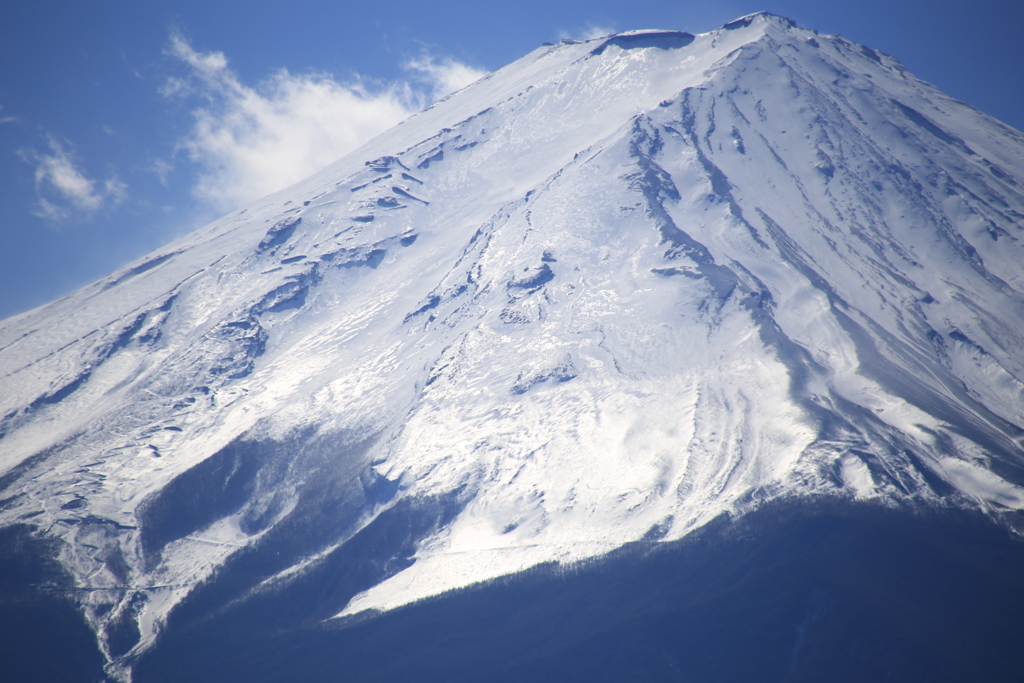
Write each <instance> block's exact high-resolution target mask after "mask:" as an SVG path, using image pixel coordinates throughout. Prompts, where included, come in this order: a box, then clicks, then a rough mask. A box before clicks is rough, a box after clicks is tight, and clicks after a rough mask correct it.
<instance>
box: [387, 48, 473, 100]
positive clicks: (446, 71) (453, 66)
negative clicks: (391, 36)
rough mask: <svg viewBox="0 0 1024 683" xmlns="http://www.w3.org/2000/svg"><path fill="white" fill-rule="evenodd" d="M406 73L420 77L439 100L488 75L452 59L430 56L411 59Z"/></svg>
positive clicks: (406, 66)
mask: <svg viewBox="0 0 1024 683" xmlns="http://www.w3.org/2000/svg"><path fill="white" fill-rule="evenodd" d="M404 67H405V69H406V71H411V72H413V73H414V74H417V75H418V76H419V80H421V81H423V82H424V83H425V84H426V85H427V86H428V87H430V89H431V91H430V95H431V97H432V98H433V99H435V100H439V99H441V98H442V97H445V96H446V95H450V94H452V93H453V92H455V91H456V90H462V89H463V88H465V87H466V86H467V85H469V84H470V83H474V82H476V81H478V80H480V79H481V78H483V77H484V76H486V75H487V72H486V71H482V70H480V69H476V68H473V67H471V66H469V65H467V64H463V63H462V62H457V61H455V60H454V59H451V58H450V57H444V58H440V59H439V58H437V57H434V56H432V55H429V54H424V55H421V56H420V57H418V58H416V59H410V60H409V61H407V62H406V63H405V64H404Z"/></svg>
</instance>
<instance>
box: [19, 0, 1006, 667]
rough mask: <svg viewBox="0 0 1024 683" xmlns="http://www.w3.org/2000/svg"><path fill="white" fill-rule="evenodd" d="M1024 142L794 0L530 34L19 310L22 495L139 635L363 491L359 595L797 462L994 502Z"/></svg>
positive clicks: (918, 495) (526, 553)
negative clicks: (288, 184)
mask: <svg viewBox="0 0 1024 683" xmlns="http://www.w3.org/2000/svg"><path fill="white" fill-rule="evenodd" d="M1019 178H1024V137H1022V136H1021V134H1020V133H1017V132H1015V131H1012V129H1008V128H1007V127H1005V126H1001V125H996V124H993V123H992V120H991V119H989V118H988V117H985V116H984V115H981V114H979V113H978V112H976V111H975V110H973V109H971V108H970V107H969V106H967V105H964V104H962V103H958V102H956V101H955V100H951V99H950V98H948V97H945V96H944V95H942V94H941V93H939V92H938V91H937V90H935V89H934V88H933V87H932V86H929V85H927V84H924V83H922V82H920V81H917V80H916V79H913V77H912V76H910V75H909V74H908V73H907V72H906V70H905V69H903V68H902V67H901V66H900V65H899V64H898V62H896V61H895V60H894V59H892V58H891V57H889V56H887V55H884V54H882V53H878V52H877V51H874V50H871V49H870V48H865V47H863V46H858V45H855V44H853V43H849V42H848V41H845V40H844V39H842V38H838V37H829V36H822V35H819V34H817V33H814V32H812V31H806V30H804V29H799V28H797V27H796V26H795V24H793V22H790V21H789V20H786V19H783V18H780V17H774V16H773V15H768V14H764V13H760V14H755V15H749V16H748V17H743V18H741V19H738V20H736V21H734V22H730V23H729V24H726V26H724V27H723V28H722V29H719V30H718V31H713V32H710V33H707V34H700V35H691V34H686V33H683V32H652V31H642V32H629V33H625V34H617V35H615V36H610V37H606V38H600V39H596V40H593V41H587V42H582V43H577V42H565V43H562V44H559V45H554V46H545V47H542V48H539V49H538V50H536V51H534V52H533V53H531V54H530V55H527V56H526V57H524V58H523V59H522V60H519V61H518V62H516V63H514V64H512V65H510V66H508V67H505V68H504V69H502V70H499V71H498V72H495V73H493V74H490V75H489V76H486V77H484V78H483V79H481V81H478V82H477V83H476V84H473V85H471V86H469V87H468V88H466V89H464V90H463V91H460V92H459V93H456V94H454V95H452V96H449V97H448V98H446V99H445V100H442V101H441V102H439V103H438V104H436V105H434V106H433V107H431V108H430V109H428V110H426V111H424V112H421V113H420V114H417V115H415V116H413V117H411V118H410V119H408V120H407V121H405V122H403V123H402V124H400V125H399V126H397V127H396V128H395V129H392V131H389V132H387V133H385V134H384V135H382V136H381V137H379V138H377V139H376V140H374V141H372V142H370V143H368V144H367V145H366V146H364V147H363V148H361V149H360V150H357V151H356V152H354V153H352V154H351V155H349V156H347V157H345V159H342V160H340V161H339V162H337V163H336V164H334V165H332V166H331V167H329V168H328V169H325V170H324V171H322V172H321V173H318V174H316V175H315V176H313V177H312V178H311V179H309V180H307V181H304V182H302V183H299V184H297V185H296V186H293V187H292V188H288V189H287V190H284V191H282V192H279V193H276V194H274V195H271V196H270V197H268V198H266V199H264V200H261V201H259V202H256V203H254V204H253V205H251V206H249V207H247V208H245V209H242V210H240V211H238V212H235V213H233V214H231V215H229V216H227V217H225V218H224V219H222V220H220V221H217V222H215V223H214V224H211V225H210V226H207V227H206V228H202V229H200V230H199V231H196V232H195V233H192V234H190V235H188V236H185V237H183V238H181V239H179V240H177V241H175V242H174V243H172V244H170V245H168V246H166V247H164V248H162V249H160V250H157V251H156V252H154V254H153V255H150V256H148V257H146V258H144V259H141V260H140V261H138V262H136V263H133V264H130V265H129V266H126V267H125V268H123V269H121V270H119V271H117V272H116V273H114V274H112V275H111V276H110V277H108V278H105V279H103V280H101V281H98V282H97V283H94V284H93V285H90V286H89V287H87V288H84V289H83V290H81V291H80V292H79V293H76V294H75V295H72V296H71V297H68V298H66V299H64V300H61V301H59V302H56V303H55V304H51V305H50V306H48V307H43V308H41V309H36V310H35V311H31V312H29V313H26V314H22V315H19V316H16V317H14V318H12V319H9V320H7V321H3V322H2V323H0V373H2V374H3V376H4V382H5V387H10V389H7V390H5V391H4V392H3V396H2V397H0V400H2V403H0V413H2V414H3V415H4V417H3V418H2V419H0V434H2V436H0V449H2V452H3V455H0V466H2V467H3V468H4V473H3V475H2V476H3V479H0V486H2V487H3V492H2V495H5V496H11V493H12V491H13V492H16V493H14V495H13V496H11V497H8V498H7V499H6V500H5V501H4V505H3V508H2V510H0V515H2V517H0V520H2V523H4V524H12V523H14V522H16V521H19V520H25V519H28V520H32V519H37V520H45V521H46V522H47V526H48V528H47V534H49V535H52V536H55V537H57V538H60V539H62V540H63V541H64V544H65V545H64V546H63V550H62V554H61V560H62V564H63V565H64V566H65V568H66V569H67V570H68V571H70V572H71V573H72V574H73V575H74V576H75V577H76V581H77V582H78V585H80V586H81V587H83V588H85V587H88V588H89V589H90V590H91V593H90V597H88V598H87V599H83V604H84V606H85V610H86V613H87V614H88V615H89V618H90V620H91V622H92V624H93V626H94V628H95V629H96V630H97V631H98V632H100V633H101V634H107V635H105V636H102V637H103V638H105V640H104V642H107V643H109V642H111V640H110V636H109V634H110V633H111V632H113V631H112V630H111V629H114V628H115V627H116V628H122V625H123V624H128V623H131V624H136V625H137V626H136V628H137V639H135V640H134V642H132V639H131V638H129V639H128V640H129V642H131V644H130V645H128V646H127V649H125V648H124V646H118V647H117V648H116V649H117V650H118V654H116V655H112V656H113V657H116V656H122V655H124V654H125V653H138V652H141V651H144V650H145V649H146V648H147V647H150V646H151V645H152V644H153V643H154V642H156V638H157V635H158V633H159V631H160V628H161V626H160V625H161V624H162V623H164V621H165V620H166V619H167V615H168V614H169V613H170V612H171V610H172V609H174V605H176V604H182V605H184V604H185V603H184V602H182V601H183V600H186V598H188V596H189V595H192V594H193V591H198V590H199V588H197V587H201V588H202V590H203V591H207V592H208V593H216V592H217V591H221V590H223V591H226V593H225V595H228V596H233V597H230V598H225V597H222V598H217V600H221V599H230V600H240V601H243V602H244V601H245V600H248V599H259V596H260V595H264V594H266V593H267V591H272V590H286V589H287V586H289V585H292V584H293V583H297V582H301V581H303V577H304V576H306V575H307V574H309V573H311V572H315V571H319V570H317V567H333V566H335V564H334V563H340V562H341V561H342V560H341V559H339V558H346V557H350V553H351V552H353V551H352V550H351V548H352V547H353V546H352V544H353V543H355V544H356V545H358V544H359V543H361V542H362V541H359V540H358V539H360V538H368V537H370V536H372V534H371V535H370V536H368V535H367V534H368V530H370V529H373V528H377V527H374V525H375V524H377V525H378V527H379V526H380V522H379V520H387V519H392V520H406V521H395V522H394V523H395V524H399V525H400V524H406V523H408V524H409V525H411V528H413V529H415V530H416V531H415V533H413V532H409V534H410V535H408V536H402V537H401V538H402V540H401V542H397V541H396V543H397V545H394V546H391V545H385V546H384V548H385V549H386V551H387V552H394V553H396V554H395V555H394V556H393V557H385V556H382V557H381V559H380V561H381V563H382V564H381V567H380V569H379V573H378V574H375V575H372V576H371V575H368V576H366V577H364V578H363V579H361V581H363V584H364V587H363V589H362V592H360V593H359V594H358V595H356V596H354V597H353V598H352V599H351V600H346V601H345V603H344V604H343V605H338V606H337V607H338V608H340V611H338V612H336V613H338V614H341V615H351V614H354V613H357V612H359V611H360V610H363V609H390V608H394V607H397V606H401V605H403V604H407V603H409V602H412V601H415V600H417V599H419V598H423V597H426V596H430V595H436V594H439V593H442V592H444V591H446V590H450V589H453V588H458V587H461V586H465V585H468V584H472V583H475V582H478V581H484V580H487V579H492V578H494V577H498V576H503V575H508V574H511V573H514V572H517V571H522V570H525V569H527V568H529V567H531V566H536V565H538V564H542V563H547V562H557V563H565V564H568V565H571V564H572V563H573V562H578V561H581V560H584V559H587V558H591V557H595V556H600V555H602V554H604V553H606V552H609V551H611V550H614V549H615V548H618V547H621V546H623V545H624V544H626V543H629V542H635V541H638V540H640V539H657V540H664V541H672V540H676V539H680V538H683V537H685V536H686V535H687V534H688V533H690V532H692V531H693V530H695V529H699V528H701V527H702V526H703V525H704V524H707V523H708V522H710V521H711V520H713V519H716V518H718V517H720V516H721V515H723V514H727V515H729V514H734V515H741V514H743V513H746V512H749V511H750V510H754V509H757V508H758V507H759V506H760V505H762V504H764V503H765V502H766V501H772V500H776V499H788V498H791V497H796V498H800V497H807V496H809V497H812V498H813V497H817V496H825V497H838V498H840V499H845V500H864V499H867V500H872V501H875V502H876V503H879V504H882V505H886V504H892V505H896V504H903V503H904V502H906V501H911V502H916V503H920V504H922V505H928V506H932V505H940V506H941V505H948V506H953V507H964V508H968V509H975V508H979V509H982V510H984V511H986V514H989V515H991V516H993V517H996V518H999V517H1004V518H1010V517H1012V516H1013V515H1012V511H1013V510H1018V509H1021V508H1024V489H1022V488H1021V486H1022V485H1024V469H1022V461H1021V457H1020V456H1021V449H1020V444H1021V439H1022V438H1024V430H1022V428H1021V426H1020V425H1021V424H1024V409H1022V402H1021V397H1022V396H1024V393H1022V392H1024V383H1022V379H1021V378H1024V363H1022V361H1021V360H1020V358H1021V357H1022V356H1021V355H1020V354H1019V351H1020V342H1019V339H1021V338H1024V329H1021V328H1022V325H1024V323H1021V322H1020V321H1022V320H1024V315H1021V313H1024V295H1022V291H1024V289H1022V288H1024V273H1022V272H1021V271H1020V268H1019V263H1021V262H1022V261H1021V259H1022V258H1024V254H1021V253H1020V252H1021V246H1020V237H1021V233H1022V220H1024V193H1022V191H1021V189H1020V185H1018V183H1017V179H1019ZM19 489H20V491H19ZM388 515H390V517H389V516H388ZM325 520H328V521H329V523H326V522H325ZM388 528H390V527H388ZM403 533H405V532H403ZM367 543H369V541H367ZM272 553H277V555H275V556H274V557H277V558H278V559H270V556H271V554H272ZM385 554H386V553H385ZM338 566H341V565H338ZM339 571H340V570H339ZM227 576H232V577H235V578H236V579H237V577H238V576H243V577H245V578H244V580H242V581H241V582H237V581H236V583H235V584H233V585H234V587H233V588H228V587H226V583H225V581H226V579H224V578H223V577H227ZM200 592H201V591H200ZM208 593H204V594H208ZM190 604H192V605H195V604H196V602H195V600H193V601H192V602H191V603H190ZM211 604H218V603H217V602H216V601H215V602H213V603H211ZM183 609H184V608H183ZM322 616H323V617H324V618H326V617H329V616H331V615H330V614H324V615H322ZM128 630H129V631H131V629H128ZM108 650H109V646H108ZM109 652H112V651H109ZM130 656H133V655H130Z"/></svg>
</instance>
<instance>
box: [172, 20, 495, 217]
mask: <svg viewBox="0 0 1024 683" xmlns="http://www.w3.org/2000/svg"><path fill="white" fill-rule="evenodd" d="M168 54H170V55H171V56H173V57H175V58H176V59H178V60H179V61H180V62H182V63H184V64H185V65H186V66H187V67H188V74H187V76H185V77H183V78H172V79H169V80H168V81H167V82H166V83H165V84H164V86H163V88H162V89H161V92H162V94H164V95H165V96H168V97H195V96H201V97H203V98H204V100H205V102H204V104H202V105H200V106H198V107H197V108H196V109H194V110H193V112H192V114H193V117H194V124H193V127H192V130H191V132H190V133H189V134H188V136H187V137H186V138H185V139H184V140H182V141H181V142H180V148H181V149H183V150H184V151H185V152H186V153H187V154H188V156H189V158H190V159H192V160H193V161H194V162H196V163H197V164H198V165H199V167H200V169H201V171H200V175H199V177H198V179H197V182H196V184H195V186H194V188H193V193H194V194H195V196H197V197H198V198H199V199H200V200H202V201H203V202H204V203H205V204H207V205H208V206H210V207H211V208H213V209H215V210H218V211H229V210H231V209H234V208H237V207H238V206H240V205H242V204H244V203H246V202H248V201H252V200H255V199H258V198H259V197H262V196H264V195H267V194H269V193H271V192H275V191H277V190H280V189H282V188H284V187H287V186H288V185H290V184H292V183H295V182H298V181H299V180H302V179H303V178H305V177H307V176H309V175H310V174H312V173H313V172H315V171H317V170H319V169H321V168H323V167H325V166H327V165H328V164H330V163H332V162H334V161H335V160H337V159H339V158H340V157H342V156H344V155H345V154H346V153H348V152H350V151H352V150H353V149H355V148H356V147H358V146H360V145H361V144H363V143H364V142H366V141H368V140H369V139H370V138H372V137H374V136H376V135H378V134H379V133H382V132H383V131H385V130H387V129H388V128H390V127H392V126H394V125H395V124H397V123H398V122H399V121H401V120H403V119H405V118H407V117H408V116H409V115H410V114H412V113H414V112H415V111H417V110H419V109H421V108H422V107H423V106H425V105H426V104H428V103H429V101H431V100H432V99H433V98H436V97H439V96H442V95H445V94H448V93H449V92H451V91H452V90H454V89H457V88H459V87H462V86H463V85H466V84H467V83H469V82H472V81H473V80H476V79H477V78H479V77H480V76H481V75H483V72H481V71H478V70H475V69H472V68H470V67H467V66H466V65H464V64H461V63H459V62H455V61H453V60H450V59H442V60H436V59H433V58H431V57H423V58H421V59H419V60H413V61H411V62H409V64H408V65H407V69H409V70H411V71H414V72H415V73H416V74H417V76H418V78H417V80H418V81H420V82H422V83H423V84H425V86H426V87H427V88H429V90H427V91H424V90H423V87H424V86H423V85H417V84H413V83H392V84H388V85H383V86H373V85H368V84H367V83H365V82H364V81H363V80H361V79H359V78H354V79H353V80H351V81H349V82H345V83H341V82H338V81H336V80H335V79H334V78H333V77H332V76H330V75H328V74H322V73H311V74H302V75H295V74H292V73H290V72H288V71H287V70H285V69H281V70H280V71H277V72H276V73H274V74H272V75H271V76H270V77H269V78H267V79H265V80H264V81H263V82H261V83H259V84H258V85H257V86H255V87H250V86H248V85H246V84H244V83H242V82H241V81H240V79H239V77H238V75H237V74H236V73H235V72H234V71H233V70H232V69H230V68H229V67H228V60H227V58H226V57H225V56H224V55H223V54H222V53H220V52H208V53H202V52H198V51H197V50H195V49H194V48H193V47H192V46H191V45H190V44H189V43H188V41H187V40H185V39H184V38H183V37H182V36H181V35H179V34H173V35H172V36H171V42H170V47H169V48H168Z"/></svg>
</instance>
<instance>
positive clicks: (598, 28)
mask: <svg viewBox="0 0 1024 683" xmlns="http://www.w3.org/2000/svg"><path fill="white" fill-rule="evenodd" d="M612 33H615V27H614V26H603V25H599V24H587V25H586V26H584V27H583V28H582V29H577V30H575V31H559V33H558V39H559V40H593V39H594V38H603V37H604V36H608V35H611V34H612Z"/></svg>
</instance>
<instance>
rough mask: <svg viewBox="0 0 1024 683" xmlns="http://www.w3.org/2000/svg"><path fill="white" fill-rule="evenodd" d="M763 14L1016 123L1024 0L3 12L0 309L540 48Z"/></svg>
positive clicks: (125, 257)
mask: <svg viewBox="0 0 1024 683" xmlns="http://www.w3.org/2000/svg"><path fill="white" fill-rule="evenodd" d="M759 10H768V11H771V12H774V13H776V14H781V15H783V16H787V17H789V18H791V19H793V20H795V21H796V22H797V24H799V25H800V26H802V27H805V28H813V29H816V30H818V31H820V32H822V33H838V34H841V35H844V36H845V37H847V38H849V39H851V40H854V41H857V42H860V43H864V44H867V45H870V46H871V47H874V48H876V49H880V50H883V51H885V52H887V53H889V54H891V55H893V56H895V57H896V58H898V59H899V60H900V61H902V62H903V64H904V65H905V66H907V67H908V68H909V69H910V70H911V71H912V72H913V73H915V74H916V75H917V76H918V77H920V78H923V79H924V80H927V81H930V82H932V83H934V84H935V85H937V86H939V87H940V88H942V89H943V90H945V91H946V92H948V93H949V94H951V95H953V96H954V97H957V98H959V99H962V100H964V101H966V102H968V103H970V104H972V105H974V106H976V107H977V108H979V109H981V110H982V111H985V112H986V113H988V114H991V115H993V116H995V117H996V118H999V119H1001V120H1003V121H1004V122H1006V123H1008V124H1010V125H1012V126H1014V127H1016V128H1018V129H1024V40H1021V39H1020V27H1021V25H1022V23H1024V22H1022V20H1024V2H1021V1H1020V0H976V1H975V2H960V1H957V2H954V1H952V0H931V1H930V2H919V1H917V0H859V1H858V2H845V3H824V2H821V0H816V1H811V0H778V1H771V0H753V1H750V2H748V1H746V0H721V1H716V2H712V1H710V0H692V1H687V0H674V1H672V2H665V1H661V0H630V1H629V2H612V1H610V0H587V1H586V2H584V1H582V0H564V1H559V0H546V1H543V2H542V1H540V0H518V1H516V0H510V1H507V2H503V3H480V2H456V1H454V0H447V1H438V0H435V1H434V2H422V1H420V2H412V1H409V0H391V1H390V2H388V3H386V4H381V3H375V4H373V5H371V4H370V3H367V2H359V3H354V2H344V1H342V2H314V1H311V0H290V1H289V2H270V1H267V0H248V1H246V2H237V1H235V0H219V1H217V2H211V1H210V0H204V1H202V2H198V1H196V2H192V1H186V2H175V3H157V2H151V1H147V0H136V1H134V2H128V1H120V0H118V1H115V0H97V1H96V2H91V3H72V2H68V1H67V0H61V1H59V2H58V1H54V0H37V1H36V2H31V3H27V2H26V3H14V2H8V3H3V6H2V7H0V203H2V207H3V211H2V214H0V215H2V217H0V318H4V317H7V316H10V315H13V314H16V313H18V312H21V311H24V310H28V309H30V308H33V307H35V306H38V305H41V304H44V303H47V302H48V301H51V300H53V299H55V298H58V297H60V296H62V295H64V294H67V293H69V292H71V291H73V290H74V289H76V288H77V287H80V286H82V285H85V284H87V283H89V282H91V281H93V280H95V279H97V278H99V277H102V276H103V275H105V274H106V273H108V272H110V271H112V270H114V269H115V268H117V267H118V266H120V265H123V264H124V263H126V262H128V261H130V260H132V259H134V258H138V257H140V256H142V255H144V254H145V253H147V252H149V251H151V250H152V249H155V248H157V247H158V246H160V245H161V244H164V243H166V242H167V241H169V240H171V239H173V238H174V237H177V236H179V235H181V234H184V233H185V232H188V231H189V230H192V229H195V228H197V227H200V226H201V225H203V224H205V223H206V222H209V221H210V220H213V219H215V218H217V217H218V216H219V215H222V214H223V213H226V212H227V211H229V210H231V209H232V208H235V207H237V206H239V205H241V204H242V203H244V202H246V201H248V200H250V199H255V198H257V197H258V196H260V195H262V194H265V193H266V192H269V191H272V190H274V189H277V188H279V187H281V186H284V185H287V184H289V183H290V182H292V181H294V180H298V179H299V178H301V177H303V176H305V175H308V174H309V173H311V172H313V171H315V170H317V168H318V167H321V166H324V165H326V164H327V163H329V162H330V161H331V160H333V158H335V157H338V156H341V154H343V153H344V152H345V151H347V150H348V149H351V148H352V147H354V146H356V145H357V144H358V143H359V142H361V141H362V140H364V139H366V138H367V137H368V136H371V135H373V134H374V133H375V132H377V131H378V130H379V129H380V128H381V127H382V126H388V125H390V124H391V123H393V122H397V121H398V120H400V119H401V118H402V117H403V116H405V115H407V114H408V113H411V112H412V111H414V110H415V109H417V108H418V107H422V106H424V105H425V104H428V103H429V102H430V101H431V100H432V99H433V98H436V97H437V96H439V95H443V94H445V93H446V92H447V91H449V90H451V89H452V88H456V87H459V86H460V85H462V84H464V83H465V82H467V81H469V80H472V79H473V78H475V77H476V76H477V75H479V74H482V73H484V72H486V71H489V70H493V69H496V68H499V67H501V66H503V65H504V64H507V63H508V62H511V61H513V60H515V59H518V58H519V57H521V56H523V55H525V54H526V53H527V52H529V51H531V50H533V49H534V48H536V47H537V46H539V45H540V44H541V43H543V42H552V41H556V40H558V39H559V38H562V37H574V38H582V37H588V36H590V35H595V34H601V33H606V32H610V31H624V30H629V29H635V28H674V29H681V30H687V31H691V32H703V31H708V30H711V29H714V28H717V27H718V26H721V25H722V24H724V23H726V22H728V21H730V20H732V19H734V18H736V17H739V16H742V15H744V14H749V13H751V12H755V11H759Z"/></svg>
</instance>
